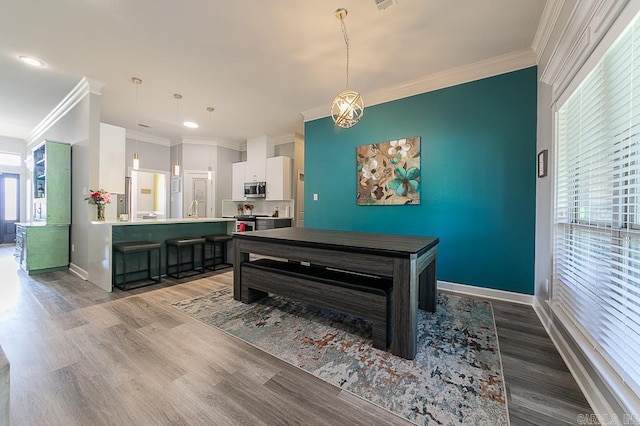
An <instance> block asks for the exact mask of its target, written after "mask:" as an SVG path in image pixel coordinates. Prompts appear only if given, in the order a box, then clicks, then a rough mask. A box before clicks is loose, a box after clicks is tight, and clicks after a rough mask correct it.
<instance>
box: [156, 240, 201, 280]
mask: <svg viewBox="0 0 640 426" xmlns="http://www.w3.org/2000/svg"><path fill="white" fill-rule="evenodd" d="M205 241H206V240H205V239H204V238H201V237H184V238H171V239H168V240H165V242H164V243H165V244H166V245H167V275H168V276H171V277H174V278H182V275H181V274H182V272H185V271H182V252H183V249H184V248H185V247H190V248H191V269H188V270H187V271H195V274H202V273H203V272H204V271H205V268H204V246H205ZM198 245H199V246H200V248H199V249H198V257H197V259H198V260H199V261H200V268H196V246H198ZM170 247H174V248H175V249H176V261H177V263H176V264H175V265H171V264H170V262H169V259H170V258H171V251H170V250H169V248H170ZM171 266H175V267H176V269H177V272H175V273H170V267H171ZM195 274H192V275H195Z"/></svg>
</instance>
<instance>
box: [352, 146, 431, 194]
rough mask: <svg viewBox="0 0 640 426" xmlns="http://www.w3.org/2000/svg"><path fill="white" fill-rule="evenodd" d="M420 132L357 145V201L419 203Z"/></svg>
mask: <svg viewBox="0 0 640 426" xmlns="http://www.w3.org/2000/svg"><path fill="white" fill-rule="evenodd" d="M420 175H421V163H420V136H413V137H409V138H402V139H394V140H388V141H384V142H376V143H370V144H366V145H360V146H358V147H356V204H357V205H359V206H391V205H419V204H420V192H421V191H420V189H421V181H422V180H421V176H420Z"/></svg>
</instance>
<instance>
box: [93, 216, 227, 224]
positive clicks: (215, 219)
mask: <svg viewBox="0 0 640 426" xmlns="http://www.w3.org/2000/svg"><path fill="white" fill-rule="evenodd" d="M234 220H235V219H229V218H224V217H203V218H200V219H192V218H169V219H138V218H134V219H130V220H129V221H127V222H120V221H117V220H107V221H104V222H100V221H93V222H91V224H93V225H112V226H126V225H161V224H168V223H206V222H232V221H234Z"/></svg>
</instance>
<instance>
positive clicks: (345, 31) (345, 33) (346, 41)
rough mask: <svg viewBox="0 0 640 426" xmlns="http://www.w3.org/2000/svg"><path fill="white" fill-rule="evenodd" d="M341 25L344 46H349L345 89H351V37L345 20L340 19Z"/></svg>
mask: <svg viewBox="0 0 640 426" xmlns="http://www.w3.org/2000/svg"><path fill="white" fill-rule="evenodd" d="M340 24H342V35H343V36H344V44H345V45H346V46H347V81H346V84H345V88H346V89H348V88H349V36H348V35H347V26H346V25H345V23H344V18H340Z"/></svg>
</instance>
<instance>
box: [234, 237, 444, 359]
mask: <svg viewBox="0 0 640 426" xmlns="http://www.w3.org/2000/svg"><path fill="white" fill-rule="evenodd" d="M233 239H234V278H233V290H234V298H235V299H236V300H241V290H242V274H241V268H242V264H243V263H244V262H248V261H249V255H250V254H251V253H253V254H257V255H266V256H274V257H279V258H284V259H288V260H289V261H296V262H309V263H311V264H313V265H321V266H326V267H329V268H335V269H340V270H344V271H350V272H357V273H362V274H370V275H375V276H380V277H387V278H391V279H392V283H393V290H392V292H393V297H392V307H391V314H390V317H391V318H390V321H391V344H390V351H391V353H393V354H395V355H398V356H400V357H403V358H407V359H413V358H415V356H416V350H417V325H418V309H423V310H426V311H430V312H435V309H436V291H437V283H436V260H437V245H438V243H439V239H438V238H435V237H422V236H408V235H395V234H394V235H390V234H374V233H363V232H353V231H338V230H325V229H310V228H278V229H269V230H263V231H252V232H242V233H236V234H234V235H233ZM245 302H246V301H245Z"/></svg>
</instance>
